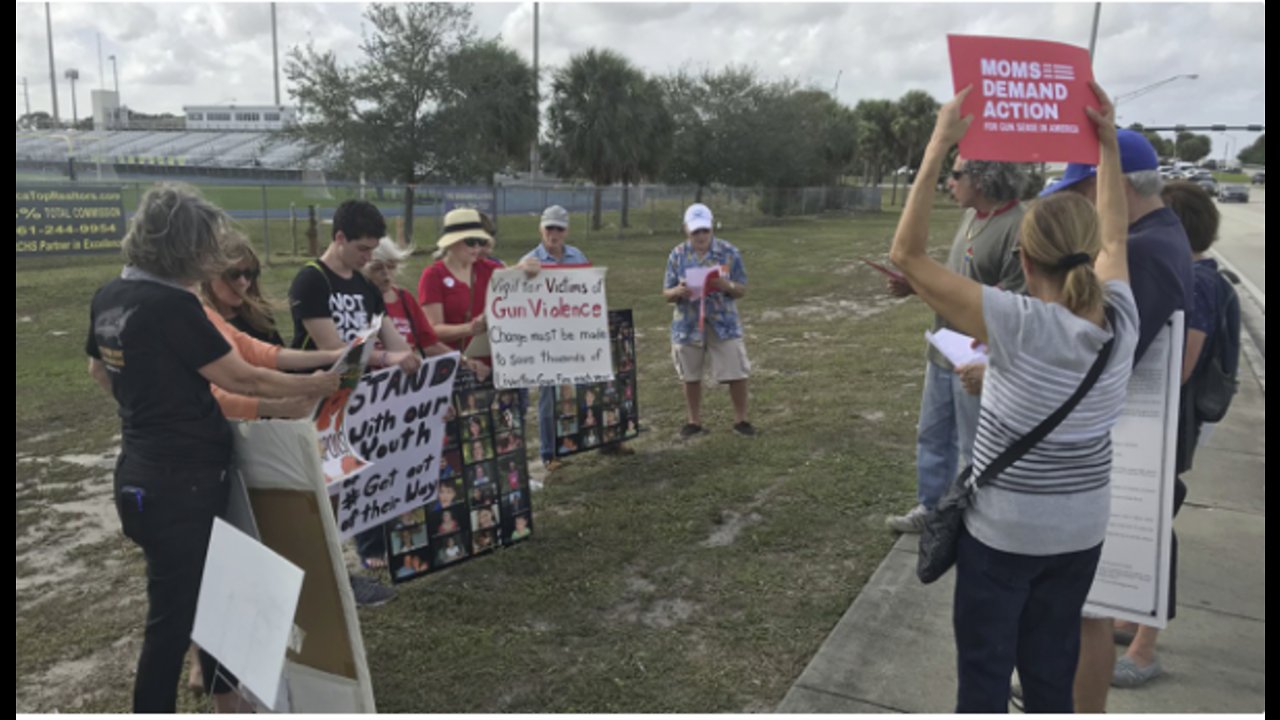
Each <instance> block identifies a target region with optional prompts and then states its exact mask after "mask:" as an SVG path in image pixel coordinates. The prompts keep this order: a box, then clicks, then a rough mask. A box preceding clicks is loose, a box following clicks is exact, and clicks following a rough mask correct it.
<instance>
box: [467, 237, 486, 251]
mask: <svg viewBox="0 0 1280 720" xmlns="http://www.w3.org/2000/svg"><path fill="white" fill-rule="evenodd" d="M462 242H464V243H466V244H467V247H469V248H473V247H484V246H485V245H488V244H489V241H488V240H485V239H484V238H477V237H469V238H467V239H466V240H463V241H462Z"/></svg>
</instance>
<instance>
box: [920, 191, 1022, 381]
mask: <svg viewBox="0 0 1280 720" xmlns="http://www.w3.org/2000/svg"><path fill="white" fill-rule="evenodd" d="M1025 214H1026V209H1025V208H1024V207H1023V206H1022V204H1021V203H1015V204H1014V205H1013V206H1012V207H1007V208H1000V209H997V210H995V211H994V212H993V213H992V214H990V215H983V216H979V215H978V212H977V211H976V210H974V209H972V208H970V209H969V210H968V211H967V212H965V214H964V220H962V221H961V222H960V229H959V230H958V231H957V232H956V237H955V240H953V241H952V243H951V254H950V255H949V256H948V257H947V268H948V269H949V270H951V272H954V273H959V274H960V275H964V276H965V277H967V278H970V279H971V280H976V281H978V282H980V283H982V284H983V285H991V286H994V287H999V288H1001V289H1004V290H1008V291H1010V292H1015V293H1020V292H1022V290H1023V287H1024V285H1025V284H1026V281H1025V280H1024V279H1023V277H1022V265H1021V264H1020V263H1019V262H1018V226H1019V225H1021V224H1022V216H1023V215H1025ZM943 328H948V329H954V328H952V327H951V326H950V325H948V324H947V322H946V321H945V320H943V319H942V316H941V315H937V316H935V317H934V320H933V331H934V332H938V331H939V330H941V329H943ZM929 361H930V362H932V363H934V364H935V365H937V366H938V367H941V368H944V369H946V370H952V369H954V368H953V366H952V365H951V361H950V360H947V358H946V356H944V355H943V354H942V353H941V352H939V351H938V349H937V348H935V347H933V346H932V345H930V346H929Z"/></svg>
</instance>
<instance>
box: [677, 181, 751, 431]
mask: <svg viewBox="0 0 1280 720" xmlns="http://www.w3.org/2000/svg"><path fill="white" fill-rule="evenodd" d="M713 227H714V224H713V222H712V215H711V210H710V209H709V208H708V207H707V206H706V205H703V204H701V203H696V204H694V205H690V206H689V209H688V210H686V211H685V213H684V231H685V234H686V235H687V236H688V240H686V241H685V242H684V243H681V244H680V245H678V246H676V248H675V249H674V250H672V251H671V256H670V257H669V258H668V259H667V274H666V278H665V279H664V281H663V292H662V295H663V297H664V298H665V299H666V301H667V302H669V303H672V304H674V305H675V310H674V312H673V313H672V320H671V356H672V359H673V360H674V361H675V366H676V373H677V374H678V375H679V376H680V380H681V382H683V383H684V399H685V403H686V405H688V409H689V418H688V422H687V423H686V424H685V426H684V427H683V428H682V429H681V430H680V437H682V438H685V439H688V438H691V437H693V436H695V435H698V434H699V433H702V432H703V428H702V377H703V369H704V364H705V361H706V359H707V358H708V357H710V358H711V372H712V376H713V377H714V378H715V380H716V382H720V383H726V384H728V385H729V397H730V399H731V400H732V401H733V414H734V425H733V430H734V432H736V433H738V434H739V435H744V436H747V437H751V436H754V435H755V434H756V430H755V428H754V427H752V425H751V423H750V422H748V421H747V379H748V377H750V375H751V362H750V361H749V360H748V359H747V349H746V345H745V344H744V343H743V339H742V321H741V319H740V318H739V317H738V307H737V304H736V301H738V300H740V299H742V298H743V297H744V296H745V295H746V294H747V271H746V268H745V267H744V266H743V264H742V254H741V253H740V252H738V249H737V248H736V247H734V246H733V245H730V244H729V243H727V242H725V241H724V240H721V239H720V238H717V237H715V235H714V233H713V232H712V228H713ZM710 268H716V269H718V275H716V276H715V277H712V278H711V279H709V280H708V281H707V282H706V285H705V288H706V290H705V298H703V297H700V296H695V291H694V290H691V289H690V287H689V285H688V283H687V280H688V275H689V271H690V270H692V269H710Z"/></svg>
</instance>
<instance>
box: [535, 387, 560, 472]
mask: <svg viewBox="0 0 1280 720" xmlns="http://www.w3.org/2000/svg"><path fill="white" fill-rule="evenodd" d="M538 446H539V449H538V453H539V454H540V455H541V456H542V462H548V461H550V460H552V459H554V458H555V456H556V393H555V388H554V387H552V386H550V385H543V386H542V387H540V388H538Z"/></svg>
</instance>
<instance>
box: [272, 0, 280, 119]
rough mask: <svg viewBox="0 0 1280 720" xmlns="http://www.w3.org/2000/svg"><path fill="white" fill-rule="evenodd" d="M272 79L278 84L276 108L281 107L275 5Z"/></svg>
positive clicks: (274, 9)
mask: <svg viewBox="0 0 1280 720" xmlns="http://www.w3.org/2000/svg"><path fill="white" fill-rule="evenodd" d="M271 79H272V80H275V83H276V107H280V45H279V43H277V41H276V4H275V3H271Z"/></svg>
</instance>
